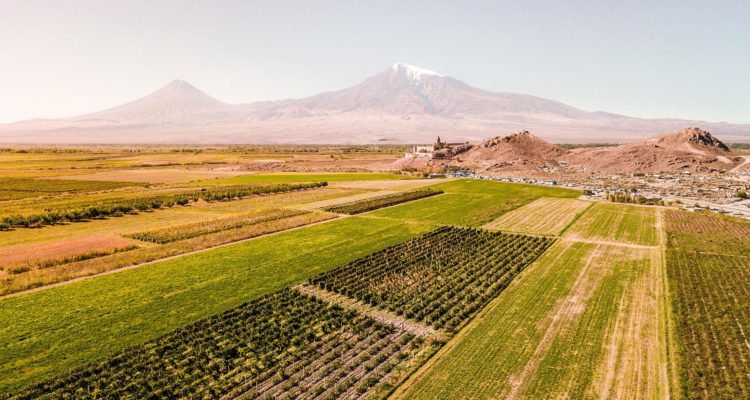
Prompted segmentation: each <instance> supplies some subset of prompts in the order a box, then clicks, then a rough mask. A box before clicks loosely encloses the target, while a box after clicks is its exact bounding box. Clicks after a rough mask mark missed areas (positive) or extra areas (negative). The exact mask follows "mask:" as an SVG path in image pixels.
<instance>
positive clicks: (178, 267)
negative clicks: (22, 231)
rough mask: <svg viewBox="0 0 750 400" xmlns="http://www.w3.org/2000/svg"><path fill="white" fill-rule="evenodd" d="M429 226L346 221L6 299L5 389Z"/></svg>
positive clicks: (1, 365)
mask: <svg viewBox="0 0 750 400" xmlns="http://www.w3.org/2000/svg"><path fill="white" fill-rule="evenodd" d="M427 229H428V228H427V227H425V226H422V225H413V224H404V223H401V222H398V221H390V220H375V219H363V218H357V217H352V218H346V219H341V220H336V221H332V222H329V223H324V224H321V225H317V226H314V227H309V228H305V229H299V230H295V231H290V232H284V233H280V234H277V235H273V236H268V237H264V238H259V239H256V240H251V241H248V242H243V243H240V244H237V245H233V246H228V247H223V248H219V249H215V250H210V251H206V252H202V253H198V254H194V255H190V256H185V257H182V258H178V259H174V260H170V261H165V262H161V263H157V264H152V265H148V266H144V267H141V268H138V269H134V270H129V271H124V272H121V273H117V274H113V275H107V276H102V277H97V278H94V279H89V280H84V281H81V282H77V283H73V284H69V285H65V286H61V287H57V288H52V289H48V290H43V291H40V292H36V293H30V294H27V295H23V296H20V297H17V298H11V299H6V300H2V301H0V390H2V391H8V390H12V389H18V388H20V387H22V386H23V385H25V384H29V383H32V382H37V381H39V380H40V379H43V378H47V377H50V376H52V375H54V374H56V373H60V372H62V371H65V370H67V369H69V368H71V367H75V366H78V365H82V364H84V363H86V362H91V361H93V360H96V359H98V358H100V357H103V356H105V355H108V354H111V353H113V352H115V351H117V350H120V349H122V348H124V347H126V346H129V345H134V344H137V343H140V342H143V341H146V340H148V339H151V338H154V337H156V336H158V335H160V334H163V333H166V332H168V331H170V330H172V329H175V328H177V327H180V326H182V325H184V324H186V323H189V322H193V321H196V320H198V319H200V318H202V317H206V316H208V315H212V314H215V313H218V312H221V311H223V310H226V309H228V308H231V307H232V306H236V305H238V304H240V303H242V302H244V301H248V300H251V299H254V298H257V297H259V296H261V295H263V294H266V293H269V292H271V291H274V290H278V289H281V288H284V287H287V286H289V285H292V284H295V283H298V282H301V281H303V280H305V279H307V278H309V277H310V276H312V275H313V274H316V273H319V272H321V271H325V270H327V269H330V268H333V267H335V266H338V265H341V264H344V263H346V262H348V261H351V260H353V259H355V258H357V257H361V256H363V255H365V254H368V253H370V252H373V251H376V250H379V249H381V248H383V247H386V246H389V245H393V244H395V243H398V242H401V241H404V240H406V239H408V238H410V237H413V236H415V235H417V234H419V233H422V232H424V231H426V230H427Z"/></svg>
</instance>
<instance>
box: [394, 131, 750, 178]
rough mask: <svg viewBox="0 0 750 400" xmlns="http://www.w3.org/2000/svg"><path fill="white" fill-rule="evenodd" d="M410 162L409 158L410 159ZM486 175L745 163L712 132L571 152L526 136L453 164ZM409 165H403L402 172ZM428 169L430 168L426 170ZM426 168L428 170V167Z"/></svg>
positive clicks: (705, 169) (484, 146) (720, 168)
mask: <svg viewBox="0 0 750 400" xmlns="http://www.w3.org/2000/svg"><path fill="white" fill-rule="evenodd" d="M405 160H406V158H405ZM436 162H437V163H440V164H442V163H448V164H451V165H455V166H460V167H466V168H471V169H475V170H479V171H481V172H483V173H490V174H499V175H507V174H510V175H513V173H514V172H523V173H525V174H528V173H538V174H542V173H555V172H566V173H584V174H591V173H594V174H596V173H608V174H618V173H634V172H653V173H660V172H668V173H680V172H684V171H689V172H693V173H709V172H728V171H730V170H732V169H734V168H735V167H738V166H740V164H741V163H742V158H741V157H735V155H734V154H732V152H731V151H730V150H729V148H728V147H727V146H726V145H725V144H724V143H723V142H722V141H721V140H719V139H717V138H716V137H714V136H713V135H711V133H710V132H707V131H704V130H702V129H700V128H687V129H682V130H679V131H675V132H670V133H665V134H662V135H658V136H655V137H652V138H648V139H645V140H639V141H635V142H631V143H626V144H622V145H619V146H608V147H586V148H578V149H574V150H567V149H564V148H562V147H559V146H556V145H554V144H552V143H550V142H547V141H545V140H544V139H542V138H540V137H537V136H534V135H532V134H531V133H529V132H527V131H523V132H519V133H514V134H511V135H508V136H504V137H501V136H498V137H494V138H491V139H487V140H485V141H482V142H480V143H478V144H475V145H474V146H472V148H471V149H469V150H468V151H466V152H464V153H461V154H459V155H458V156H456V157H454V158H453V159H452V160H450V161H447V162H446V161H442V160H437V161H436ZM402 164H403V165H405V166H415V165H412V164H413V163H412V164H409V165H407V164H406V163H404V162H401V163H398V162H397V163H396V164H395V165H398V166H402ZM426 165H427V164H426ZM426 165H425V166H426Z"/></svg>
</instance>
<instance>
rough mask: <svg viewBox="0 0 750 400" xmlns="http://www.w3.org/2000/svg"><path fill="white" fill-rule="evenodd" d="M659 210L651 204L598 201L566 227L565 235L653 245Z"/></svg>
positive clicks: (654, 243) (585, 238) (655, 238)
mask: <svg viewBox="0 0 750 400" xmlns="http://www.w3.org/2000/svg"><path fill="white" fill-rule="evenodd" d="M656 210H657V208H655V207H651V206H635V205H626V204H618V203H596V204H594V205H593V206H592V207H591V208H590V209H589V210H588V211H586V212H585V213H584V214H583V215H582V216H581V217H580V218H578V220H577V221H576V222H575V223H574V224H573V225H571V226H570V228H568V230H567V231H565V235H564V236H565V237H567V238H576V239H582V240H594V241H611V242H621V243H632V244H639V245H649V246H653V245H656V244H657V241H658V235H657V226H656Z"/></svg>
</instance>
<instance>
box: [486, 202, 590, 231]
mask: <svg viewBox="0 0 750 400" xmlns="http://www.w3.org/2000/svg"><path fill="white" fill-rule="evenodd" d="M592 204H593V203H592V202H590V201H584V200H577V199H555V198H542V199H538V200H535V201H533V202H531V203H529V204H527V205H525V206H523V207H521V208H517V209H515V210H513V211H511V212H509V213H506V214H503V215H502V216H500V218H498V219H496V220H494V221H492V222H490V223H489V224H487V225H485V226H484V228H487V229H497V230H502V231H507V232H520V233H531V234H537V235H559V234H560V233H562V231H563V230H565V228H567V227H568V225H570V223H571V222H573V220H575V218H576V217H577V216H579V215H580V214H581V213H582V212H584V210H586V209H587V208H588V207H590V206H591V205H592Z"/></svg>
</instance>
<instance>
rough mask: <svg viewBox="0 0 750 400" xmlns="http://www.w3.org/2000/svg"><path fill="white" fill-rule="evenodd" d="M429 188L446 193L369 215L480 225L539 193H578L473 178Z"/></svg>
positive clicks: (450, 223)
mask: <svg viewBox="0 0 750 400" xmlns="http://www.w3.org/2000/svg"><path fill="white" fill-rule="evenodd" d="M430 189H432V190H442V191H443V192H445V194H442V195H440V196H435V197H431V198H429V199H424V200H420V201H418V202H414V203H406V204H401V205H399V206H395V207H390V208H387V209H384V210H378V211H374V212H372V213H371V215H372V216H374V217H383V218H394V219H400V220H407V221H414V222H419V223H425V224H434V225H461V226H481V225H484V224H486V223H488V222H490V221H492V220H493V219H495V218H497V217H498V216H500V215H502V214H504V213H506V212H508V211H511V210H514V209H516V208H518V207H521V206H523V205H525V204H528V203H530V202H532V201H534V200H536V199H538V198H540V197H563V198H571V197H578V196H579V195H580V192H578V191H575V190H569V189H560V188H551V187H542V186H535V185H518V184H510V183H502V182H489V181H480V180H476V179H468V180H455V181H450V182H445V183H442V184H439V185H435V186H432V187H430Z"/></svg>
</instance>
